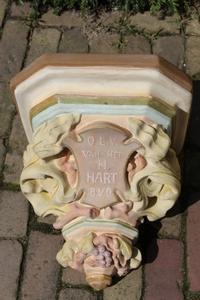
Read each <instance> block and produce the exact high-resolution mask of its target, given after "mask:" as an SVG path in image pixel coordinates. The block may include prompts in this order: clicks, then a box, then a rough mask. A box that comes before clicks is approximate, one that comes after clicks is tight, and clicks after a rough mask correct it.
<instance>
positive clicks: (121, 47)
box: [0, 0, 200, 300]
mask: <svg viewBox="0 0 200 300" xmlns="http://www.w3.org/2000/svg"><path fill="white" fill-rule="evenodd" d="M29 11H30V8H29V4H26V5H24V6H23V7H22V8H19V7H16V6H15V5H14V4H12V3H11V1H9V3H7V2H4V1H3V0H0V26H1V31H0V33H1V41H0V172H1V173H0V174H1V189H0V300H14V299H18V300H19V299H24V300H46V299H48V300H55V299H58V300H64V299H67V300H70V299H75V300H79V299H81V300H86V299H87V300H88V299H89V300H90V299H104V300H111V299H112V300H122V299H126V300H136V299H137V300H140V299H142V300H143V299H144V300H168V299H170V300H179V299H185V300H186V299H187V300H188V299H200V258H199V253H200V234H199V228H200V201H198V200H199V199H200V175H199V170H200V152H199V149H200V136H199V127H200V117H199V113H200V84H199V83H198V81H197V79H199V78H200V24H199V23H198V21H197V19H196V18H195V16H194V18H193V19H191V20H180V19H177V18H176V17H167V18H166V19H165V20H158V19H157V18H156V17H152V16H150V15H149V13H145V14H137V15H135V16H126V15H123V14H121V13H119V12H116V11H115V12H113V13H102V14H101V15H100V16H99V17H98V18H97V17H95V16H88V17H81V16H80V15H79V14H78V13H75V12H66V13H64V14H63V15H61V16H60V17H58V16H55V15H53V14H52V12H51V11H48V12H47V13H46V14H45V15H43V16H42V17H41V19H40V20H39V22H35V20H34V19H31V18H30V17H28V15H29ZM55 52H65V53H69V52H74V53H75V52H76V53H77V52H79V53H87V52H91V53H130V54H139V53H140V54H151V53H155V54H159V55H161V56H163V57H165V58H166V59H168V60H169V61H171V62H172V63H174V64H175V65H177V66H179V67H180V68H181V69H183V70H185V71H186V72H187V73H188V74H189V75H190V76H192V77H193V79H196V81H194V104H193V110H192V115H191V120H190V127H189V130H188V134H187V141H186V144H185V147H184V151H183V153H182V154H181V156H180V159H181V161H182V170H183V191H182V196H181V197H180V200H179V201H178V204H177V206H176V207H175V208H174V209H173V210H172V211H171V212H169V214H168V217H167V218H165V219H163V220H162V221H159V222H154V223H151V224H150V223H148V224H144V225H143V227H142V228H141V231H142V232H143V234H141V237H142V236H145V238H141V241H140V244H141V248H142V253H143V257H144V261H143V265H142V266H141V267H140V268H139V269H138V270H136V271H134V272H131V273H130V274H129V275H128V276H127V277H125V278H124V279H122V280H121V281H119V282H118V283H116V284H115V285H114V286H112V287H110V288H107V289H106V290H105V291H104V292H99V293H95V292H94V291H92V290H91V289H90V288H89V287H88V286H87V284H86V282H85V280H84V278H83V276H82V275H81V274H79V273H77V272H75V271H72V270H70V269H69V270H68V269H67V270H63V269H61V268H60V267H59V265H58V264H57V262H56V261H55V255H56V253H57V251H58V249H59V247H60V245H61V243H62V239H61V237H60V234H58V233H57V232H55V231H53V230H52V227H51V225H50V224H51V222H52V220H51V219H47V220H44V219H40V218H37V217H36V216H35V214H34V213H33V211H32V208H31V207H30V206H29V204H28V203H27V201H26V200H25V199H24V197H23V196H22V194H21V193H20V191H19V185H18V181H19V176H20V172H21V169H22V153H23V151H24V149H25V146H26V144H27V141H26V138H25V136H24V131H23V128H22V126H21V123H20V120H19V116H18V114H17V112H16V108H15V106H14V104H13V102H12V99H11V95H10V92H9V87H8V83H9V80H10V78H11V77H12V76H13V75H14V74H16V73H17V72H18V71H20V69H22V68H23V67H25V66H26V65H27V64H29V63H30V62H31V61H32V60H34V59H35V58H36V57H38V56H39V55H41V54H43V53H55Z"/></svg>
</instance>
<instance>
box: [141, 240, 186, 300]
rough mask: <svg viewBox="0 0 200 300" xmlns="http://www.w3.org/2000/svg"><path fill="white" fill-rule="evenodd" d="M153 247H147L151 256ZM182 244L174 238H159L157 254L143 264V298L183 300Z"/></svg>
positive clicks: (146, 299)
mask: <svg viewBox="0 0 200 300" xmlns="http://www.w3.org/2000/svg"><path fill="white" fill-rule="evenodd" d="M152 251H153V249H151V247H150V248H149V249H148V252H147V254H148V255H149V256H151V254H152V253H151V252H152ZM181 268H182V245H181V243H180V242H178V241H175V240H159V241H158V255H157V257H156V259H155V260H154V261H153V263H151V264H147V265H146V266H145V296H144V299H145V300H161V299H162V300H169V299H176V300H183V295H182V292H181V285H182V274H181Z"/></svg>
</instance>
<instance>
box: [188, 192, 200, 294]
mask: <svg viewBox="0 0 200 300" xmlns="http://www.w3.org/2000/svg"><path fill="white" fill-rule="evenodd" d="M189 200H190V201H191V202H194V203H193V205H191V206H189V208H188V218H187V265H188V279H189V284H190V290H191V291H193V292H200V264H199V253H200V234H199V228H200V218H199V212H200V194H198V195H193V196H191V197H190V199H189Z"/></svg>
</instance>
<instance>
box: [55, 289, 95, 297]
mask: <svg viewBox="0 0 200 300" xmlns="http://www.w3.org/2000/svg"><path fill="white" fill-rule="evenodd" d="M66 299H67V300H75V299H76V300H97V297H96V295H95V294H92V293H91V292H89V291H86V290H83V289H82V290H81V289H72V288H67V289H63V290H62V291H61V292H60V295H59V299H58V300H66Z"/></svg>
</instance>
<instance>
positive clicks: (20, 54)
mask: <svg viewBox="0 0 200 300" xmlns="http://www.w3.org/2000/svg"><path fill="white" fill-rule="evenodd" d="M28 31H29V28H28V26H27V25H25V23H24V22H21V21H17V20H9V21H7V22H6V24H5V27H4V30H3V35H2V38H1V41H0V81H4V80H10V79H11V77H12V76H14V75H15V74H16V73H17V72H19V71H20V69H21V66H22V62H23V58H24V55H25V51H26V46H27V35H28Z"/></svg>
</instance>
